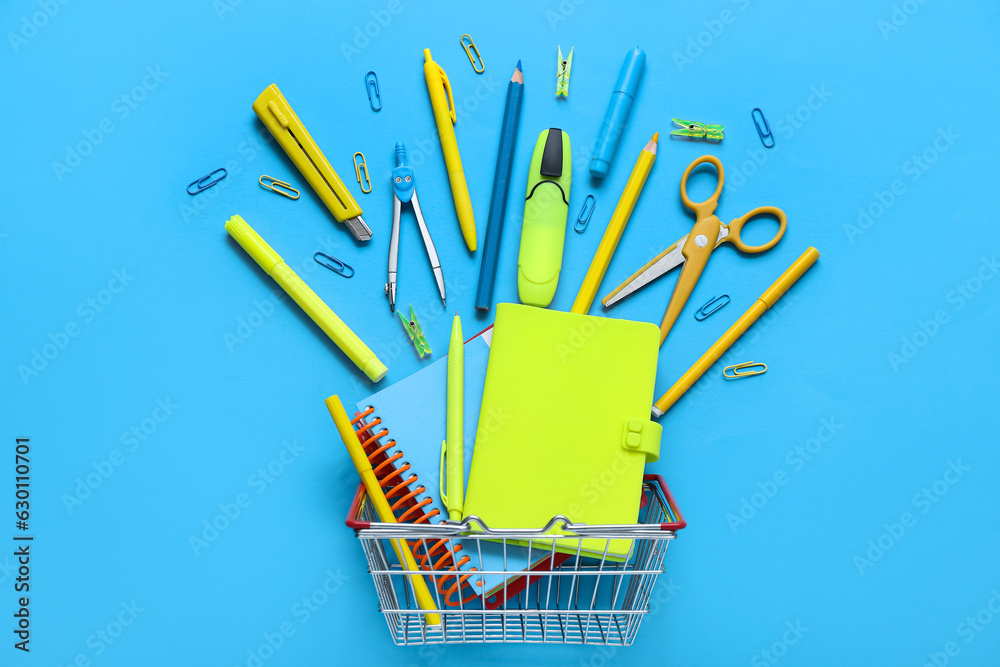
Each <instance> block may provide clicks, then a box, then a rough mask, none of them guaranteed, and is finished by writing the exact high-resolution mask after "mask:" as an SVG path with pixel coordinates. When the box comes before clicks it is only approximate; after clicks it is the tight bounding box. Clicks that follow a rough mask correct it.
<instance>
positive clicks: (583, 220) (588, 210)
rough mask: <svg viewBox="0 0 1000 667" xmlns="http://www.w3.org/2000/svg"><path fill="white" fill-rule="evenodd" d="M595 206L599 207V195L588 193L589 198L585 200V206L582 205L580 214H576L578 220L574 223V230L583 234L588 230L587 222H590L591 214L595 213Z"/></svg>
mask: <svg viewBox="0 0 1000 667" xmlns="http://www.w3.org/2000/svg"><path fill="white" fill-rule="evenodd" d="M595 208H597V197H595V196H594V195H587V198H586V199H584V200H583V206H582V207H580V214H579V215H578V216H576V222H575V223H574V224H573V230H574V231H575V232H576V233H577V234H583V233H584V232H585V231H587V223H588V222H590V216H592V215H593V214H594V209H595Z"/></svg>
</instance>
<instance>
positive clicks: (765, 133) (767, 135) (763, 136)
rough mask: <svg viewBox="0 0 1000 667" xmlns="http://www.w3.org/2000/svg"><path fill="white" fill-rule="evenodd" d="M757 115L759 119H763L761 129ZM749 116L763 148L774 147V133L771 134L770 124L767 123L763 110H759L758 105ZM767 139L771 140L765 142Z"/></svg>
mask: <svg viewBox="0 0 1000 667" xmlns="http://www.w3.org/2000/svg"><path fill="white" fill-rule="evenodd" d="M758 115H759V116H760V120H762V121H764V127H763V129H762V128H761V126H760V121H758V120H757V116H758ZM750 117H751V118H753V124H754V125H756V126H757V134H758V135H759V136H760V143H762V144H764V148H774V135H773V134H771V126H770V125H768V124H767V119H766V118H764V112H763V111H761V110H760V107H757V108H755V109H754V110H753V111H751V112H750ZM768 139H770V140H771V143H767V140H768Z"/></svg>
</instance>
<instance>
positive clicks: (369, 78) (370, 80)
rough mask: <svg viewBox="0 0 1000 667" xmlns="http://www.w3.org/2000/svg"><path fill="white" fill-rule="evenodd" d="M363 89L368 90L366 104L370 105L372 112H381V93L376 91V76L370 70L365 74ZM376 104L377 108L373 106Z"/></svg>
mask: <svg viewBox="0 0 1000 667" xmlns="http://www.w3.org/2000/svg"><path fill="white" fill-rule="evenodd" d="M365 88H367V89H368V104H370V105H372V111H381V110H382V93H380V92H379V89H378V76H376V75H375V72H373V71H371V70H368V74H365ZM376 102H378V106H375V103H376Z"/></svg>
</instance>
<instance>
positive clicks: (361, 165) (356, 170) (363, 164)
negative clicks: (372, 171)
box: [354, 151, 372, 194]
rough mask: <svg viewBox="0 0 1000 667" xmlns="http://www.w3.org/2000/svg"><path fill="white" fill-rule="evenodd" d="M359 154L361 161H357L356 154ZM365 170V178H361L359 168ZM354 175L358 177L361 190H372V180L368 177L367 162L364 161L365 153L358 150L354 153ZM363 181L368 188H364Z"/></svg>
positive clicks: (366, 192)
mask: <svg viewBox="0 0 1000 667" xmlns="http://www.w3.org/2000/svg"><path fill="white" fill-rule="evenodd" d="M359 155H360V156H361V162H358V156H359ZM362 169H364V170H365V180H364V181H362V180H361V170H362ZM354 175H355V176H357V177H358V183H359V184H360V185H361V191H362V192H364V193H365V194H368V193H369V192H371V191H372V181H371V179H370V178H368V163H367V162H366V161H365V154H364V153H362V152H361V151H358V152H357V153H355V154H354ZM365 183H367V184H368V189H367V190H365Z"/></svg>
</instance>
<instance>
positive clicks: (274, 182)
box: [257, 175, 299, 199]
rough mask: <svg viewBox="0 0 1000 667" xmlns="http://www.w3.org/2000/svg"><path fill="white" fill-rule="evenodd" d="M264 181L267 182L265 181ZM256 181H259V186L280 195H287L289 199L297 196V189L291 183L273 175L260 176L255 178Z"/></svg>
mask: <svg viewBox="0 0 1000 667" xmlns="http://www.w3.org/2000/svg"><path fill="white" fill-rule="evenodd" d="M265 181H267V182H266V183H265ZM257 182H258V183H260V187H262V188H264V189H265V190H270V191H271V192H277V193H278V194H279V195H281V196H282V197H288V198H289V199H298V198H299V191H298V190H296V189H295V188H293V187H292V184H291V183H286V182H285V181H279V180H278V179H276V178H275V177H274V176H267V175H264V176H261V177H260V178H258V179H257Z"/></svg>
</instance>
